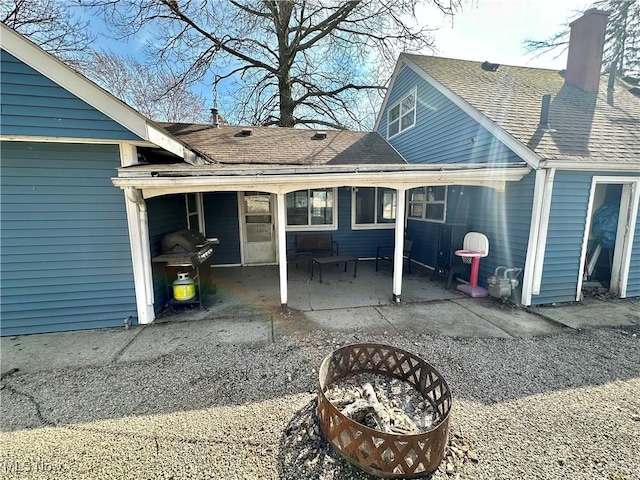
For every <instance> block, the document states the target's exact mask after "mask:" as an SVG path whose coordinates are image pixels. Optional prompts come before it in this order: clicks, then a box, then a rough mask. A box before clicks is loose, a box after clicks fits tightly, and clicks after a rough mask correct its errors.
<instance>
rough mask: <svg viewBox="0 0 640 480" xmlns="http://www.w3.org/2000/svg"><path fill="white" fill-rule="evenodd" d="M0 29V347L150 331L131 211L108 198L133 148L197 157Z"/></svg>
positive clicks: (115, 195) (116, 195) (114, 196)
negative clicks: (103, 331) (133, 326)
mask: <svg viewBox="0 0 640 480" xmlns="http://www.w3.org/2000/svg"><path fill="white" fill-rule="evenodd" d="M1 28H2V31H1V33H2V35H1V41H2V49H1V51H0V62H1V65H0V104H1V106H0V125H1V131H0V152H1V153H0V154H1V161H0V169H1V170H0V182H1V187H2V188H1V194H0V195H1V197H0V204H1V208H2V216H1V219H0V222H1V223H0V231H1V245H0V247H1V250H0V301H1V311H2V324H1V329H2V330H1V331H2V335H17V334H27V333H40V332H52V331H64V330H76V329H83V328H98V327H113V326H123V324H124V321H125V320H130V321H131V322H132V323H136V322H141V323H146V322H149V321H151V320H152V319H153V309H152V308H150V307H149V305H153V300H149V298H148V297H147V296H146V294H145V288H144V282H145V280H144V278H145V275H148V273H146V271H150V269H149V268H147V267H145V260H144V255H143V251H144V247H143V244H144V243H148V242H147V241H144V242H143V241H142V240H141V239H142V238H143V236H142V235H143V233H142V231H141V228H140V224H136V222H135V219H136V218H139V212H138V207H137V206H136V204H134V203H131V202H129V201H127V200H126V199H125V195H124V194H123V191H122V190H120V189H117V188H114V186H113V184H112V182H111V177H113V176H115V175H116V172H117V169H118V168H120V167H122V166H125V165H129V164H131V163H136V162H137V154H136V148H137V147H138V146H148V147H156V148H158V147H160V146H162V147H163V148H164V149H166V150H168V151H172V152H173V153H171V154H172V155H175V156H176V158H185V157H186V158H187V159H188V160H189V161H192V162H193V161H196V155H195V154H194V153H193V152H190V151H189V150H187V149H185V148H184V146H183V144H182V143H181V142H179V141H178V140H177V139H175V138H173V137H172V136H171V135H170V134H169V133H168V132H166V131H164V130H162V129H161V128H159V127H157V126H155V125H154V124H152V122H150V121H149V120H147V119H146V118H144V117H143V116H142V115H140V114H138V113H137V112H135V111H134V110H132V109H131V108H129V107H128V106H127V105H125V104H124V103H122V102H120V101H119V100H117V99H115V98H114V97H112V96H111V95H110V94H108V93H107V92H105V91H104V90H102V89H100V88H99V87H97V86H96V85H95V84H93V83H92V82H90V81H88V80H87V79H86V78H84V77H82V76H81V75H79V74H77V73H76V72H74V71H73V70H71V69H70V68H69V67H67V66H66V65H64V64H63V63H62V62H59V61H58V60H57V59H55V58H54V57H52V56H51V55H49V54H47V53H45V52H44V51H43V50H41V49H40V48H39V47H37V46H36V45H34V44H32V43H31V42H29V41H28V40H26V39H25V38H24V37H22V36H21V35H19V34H17V33H16V32H14V31H13V30H11V29H9V28H7V27H6V26H5V25H4V24H2V25H1Z"/></svg>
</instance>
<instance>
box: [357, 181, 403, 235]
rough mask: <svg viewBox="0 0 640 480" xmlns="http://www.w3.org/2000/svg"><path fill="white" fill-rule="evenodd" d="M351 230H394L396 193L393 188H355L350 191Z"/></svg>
mask: <svg viewBox="0 0 640 480" xmlns="http://www.w3.org/2000/svg"><path fill="white" fill-rule="evenodd" d="M351 192H352V193H351V205H352V216H351V218H352V228H354V229H359V228H394V227H395V223H396V202H397V192H396V190H394V189H393V188H381V187H380V188H379V187H357V188H353V189H352V191H351Z"/></svg>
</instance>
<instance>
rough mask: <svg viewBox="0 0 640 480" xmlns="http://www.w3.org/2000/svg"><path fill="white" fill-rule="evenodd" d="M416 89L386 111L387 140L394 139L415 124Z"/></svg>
mask: <svg viewBox="0 0 640 480" xmlns="http://www.w3.org/2000/svg"><path fill="white" fill-rule="evenodd" d="M417 96H418V95H417V89H415V88H414V89H413V90H412V91H411V92H409V93H408V94H407V95H405V96H404V97H403V98H402V100H400V101H399V102H398V103H396V104H395V105H392V106H391V108H390V109H389V110H387V138H391V137H394V136H396V135H398V134H399V133H401V132H404V131H405V130H407V129H408V128H411V127H413V126H414V125H415V124H416V97H417Z"/></svg>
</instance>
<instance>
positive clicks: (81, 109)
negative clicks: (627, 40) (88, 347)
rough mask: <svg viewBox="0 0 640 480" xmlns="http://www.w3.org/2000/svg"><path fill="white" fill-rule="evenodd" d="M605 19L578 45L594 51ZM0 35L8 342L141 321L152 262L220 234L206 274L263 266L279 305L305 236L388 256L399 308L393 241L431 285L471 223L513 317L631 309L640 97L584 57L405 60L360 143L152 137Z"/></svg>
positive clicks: (295, 134) (134, 115) (188, 131)
mask: <svg viewBox="0 0 640 480" xmlns="http://www.w3.org/2000/svg"><path fill="white" fill-rule="evenodd" d="M606 18H607V17H606V14H603V13H602V12H598V11H593V10H592V11H588V12H587V13H586V14H585V16H584V17H582V18H581V19H579V20H578V22H587V27H588V28H585V29H580V32H582V33H584V32H587V34H588V35H596V36H597V37H598V39H599V40H600V41H601V42H602V41H603V40H604V27H605V26H606ZM574 23H575V22H574ZM0 27H1V28H2V32H1V33H2V36H1V45H2V49H1V52H0V53H1V58H0V60H1V62H2V65H1V68H0V72H1V73H0V88H1V94H0V104H1V109H0V124H1V126H2V130H1V131H0V141H1V142H2V144H1V151H0V155H1V162H0V168H1V172H0V181H1V182H2V192H1V195H2V197H1V199H0V200H1V206H2V217H1V225H0V227H1V228H0V235H1V238H0V241H1V245H0V247H1V249H0V267H1V268H0V301H1V309H2V324H1V333H2V335H18V334H27V333H37V332H53V331H63V330H72V329H81V328H98V327H114V326H122V325H123V324H124V322H125V321H131V322H132V323H141V324H146V323H151V322H153V321H154V320H155V318H156V316H157V315H158V313H159V312H160V311H162V310H163V309H164V308H165V306H166V305H167V303H168V302H169V300H170V298H169V297H170V293H171V292H170V291H169V290H170V289H168V288H167V287H168V282H169V281H170V280H169V279H168V276H167V273H166V268H165V269H164V271H163V269H162V268H159V265H158V263H157V262H155V261H154V260H158V258H157V257H159V256H160V255H161V254H163V253H165V252H163V251H162V240H163V238H165V237H166V235H167V234H170V233H174V232H178V231H181V230H185V229H190V230H197V231H199V232H200V233H202V234H203V235H204V236H205V237H217V238H218V239H219V241H220V243H219V245H217V246H216V248H215V252H214V253H213V255H212V257H211V262H212V264H214V265H238V266H253V265H277V266H278V272H279V278H278V281H279V286H280V303H281V305H283V306H285V305H287V299H288V280H287V278H288V277H287V276H288V272H287V261H288V256H289V255H290V251H291V249H292V248H293V247H294V244H295V238H296V235H299V234H305V233H323V234H330V235H331V237H332V239H333V240H335V241H337V242H338V243H339V246H340V254H341V255H347V256H349V257H358V258H364V259H371V258H374V257H375V256H376V247H377V246H380V245H393V248H394V249H395V250H394V256H393V257H394V258H393V274H392V275H393V276H392V285H391V291H390V292H389V293H390V298H391V299H393V301H395V302H400V301H401V294H402V280H403V275H404V269H403V258H402V256H403V255H402V253H403V244H404V243H405V240H406V239H409V240H412V241H413V250H412V260H413V262H415V263H416V264H420V265H422V266H424V267H427V268H429V269H432V270H433V272H434V274H435V273H441V271H442V270H443V265H442V262H443V261H444V260H450V257H451V247H455V248H461V247H462V237H463V236H464V234H465V233H467V232H470V231H475V232H481V233H483V234H484V235H486V236H487V238H488V239H489V245H490V246H489V255H488V256H487V257H486V258H483V259H482V261H481V264H480V275H479V281H480V285H481V286H485V287H486V286H487V278H488V277H489V276H490V275H492V274H493V273H494V271H495V270H496V268H497V267H500V266H505V267H509V268H511V267H513V268H518V269H522V274H521V276H520V277H519V279H520V288H518V289H517V290H516V291H515V292H514V294H513V295H512V299H513V300H516V301H520V302H521V303H522V304H524V305H536V304H546V303H554V302H570V301H579V300H580V299H581V298H582V295H583V289H584V288H585V287H587V286H589V285H594V284H597V285H606V286H607V287H608V288H609V289H610V291H611V292H612V293H613V294H615V295H617V296H619V297H630V296H640V225H639V220H638V203H639V199H640V147H639V145H640V138H639V137H638V129H637V123H638V121H639V119H640V99H639V98H638V96H637V87H636V88H635V89H634V88H633V86H632V85H631V84H630V83H629V82H627V81H626V80H625V79H616V81H615V89H614V91H613V92H612V91H608V90H607V80H606V77H605V78H602V79H601V76H600V71H599V68H597V69H591V70H589V69H588V68H584V67H585V65H586V66H588V65H593V64H594V62H593V60H594V59H593V58H581V57H580V55H582V54H584V52H582V53H581V52H580V51H577V50H575V49H574V50H572V49H571V47H570V48H569V64H568V68H567V71H566V72H556V71H551V70H540V69H531V68H522V67H511V66H504V65H495V64H490V63H488V62H485V63H484V64H479V63H477V62H469V61H463V60H453V59H446V58H437V57H428V56H419V55H407V54H402V55H401V56H400V58H399V60H398V63H397V65H396V69H395V71H394V74H393V76H392V79H391V83H390V86H389V89H388V91H387V95H386V98H385V100H384V102H383V105H382V107H381V110H380V112H379V113H378V117H377V121H376V126H375V130H374V131H373V132H350V131H311V130H301V129H287V128H267V127H242V126H228V125H218V122H217V119H216V118H215V117H214V119H213V122H212V124H208V125H204V124H158V123H154V122H152V121H151V120H149V119H147V118H145V117H144V116H142V115H140V114H139V113H138V112H136V111H135V110H133V109H131V108H130V107H128V106H127V105H126V104H124V103H122V102H121V101H119V100H117V99H116V98H114V97H113V96H112V95H110V94H109V93H107V92H106V91H104V90H102V89H101V88H99V87H97V86H96V85H95V84H93V83H92V82H90V81H89V80H87V79H86V78H85V77H83V76H81V75H79V74H78V73H77V72H75V71H73V70H72V69H70V68H69V67H67V66H66V65H64V64H63V63H61V62H60V61H58V60H57V59H55V58H54V57H52V56H51V55H49V54H47V53H46V52H44V51H43V50H41V49H40V48H39V47H37V46H36V45H34V44H32V43H31V42H29V41H28V40H26V39H25V38H24V37H22V36H20V35H19V34H17V33H16V32H14V31H12V30H11V29H9V28H7V27H6V26H4V25H0ZM586 40H587V39H584V38H577V39H576V38H574V36H573V32H572V39H571V42H572V44H573V43H575V42H578V43H580V42H585V41H586ZM576 51H577V52H578V53H576ZM588 54H589V55H592V54H594V52H588ZM595 54H597V55H599V56H600V57H601V54H602V52H601V51H600V52H595ZM598 60H600V59H598ZM627 80H628V79H627ZM603 230H604V232H603ZM445 238H446V239H447V240H444V239H445ZM443 242H444V243H446V242H448V243H449V246H448V247H447V248H448V250H446V251H444V250H443V249H442V248H441V244H442V243H443ZM450 271H453V268H450ZM456 273H457V274H458V278H459V280H463V281H464V280H466V274H465V273H464V272H456ZM434 277H435V275H434ZM448 280H449V279H448Z"/></svg>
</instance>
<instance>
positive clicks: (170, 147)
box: [147, 124, 185, 158]
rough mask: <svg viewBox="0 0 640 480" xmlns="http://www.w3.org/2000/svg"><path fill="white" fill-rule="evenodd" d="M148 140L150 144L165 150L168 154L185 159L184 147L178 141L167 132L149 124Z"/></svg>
mask: <svg viewBox="0 0 640 480" xmlns="http://www.w3.org/2000/svg"><path fill="white" fill-rule="evenodd" d="M147 138H148V139H149V141H150V142H152V143H154V144H156V145H157V146H159V147H161V148H164V149H165V150H167V151H168V152H171V153H173V154H174V155H177V156H178V157H180V158H184V156H185V155H184V146H183V145H182V143H180V142H179V141H178V140H176V139H174V138H171V137H170V136H169V135H167V133H166V132H164V131H162V130H160V129H158V128H156V127H154V126H153V125H150V124H147Z"/></svg>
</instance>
